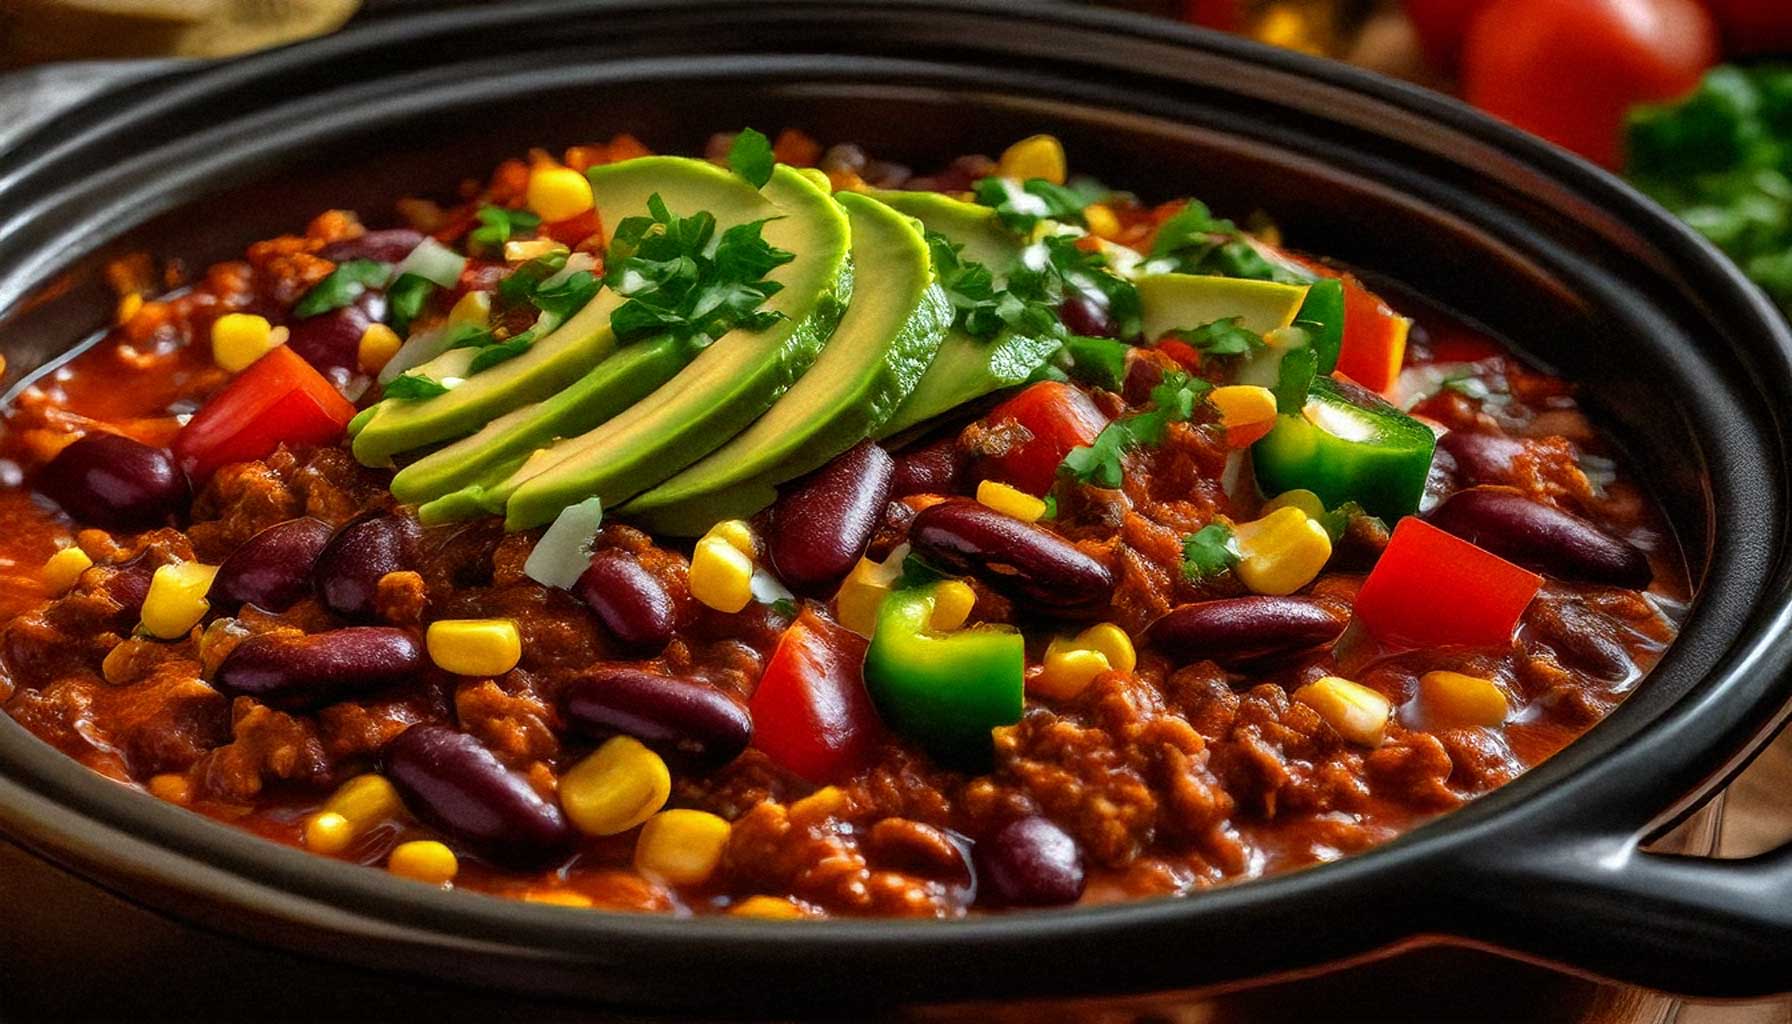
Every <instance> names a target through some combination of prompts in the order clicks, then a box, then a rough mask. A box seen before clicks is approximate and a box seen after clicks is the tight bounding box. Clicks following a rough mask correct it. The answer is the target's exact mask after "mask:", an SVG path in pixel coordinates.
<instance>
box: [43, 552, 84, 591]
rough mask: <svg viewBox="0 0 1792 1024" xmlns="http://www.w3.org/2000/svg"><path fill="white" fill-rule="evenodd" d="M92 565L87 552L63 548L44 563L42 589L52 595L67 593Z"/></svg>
mask: <svg viewBox="0 0 1792 1024" xmlns="http://www.w3.org/2000/svg"><path fill="white" fill-rule="evenodd" d="M92 565H93V559H92V558H89V557H88V556H87V552H85V551H82V550H81V549H80V548H77V547H66V548H63V549H62V550H61V551H58V552H56V553H55V554H53V555H51V556H50V557H49V559H48V560H47V561H45V562H44V568H43V576H42V579H43V581H44V589H45V590H48V591H49V592H50V593H52V594H66V593H68V590H69V588H70V587H72V586H74V585H75V581H76V580H78V579H80V578H81V574H82V573H84V572H86V571H87V570H88V568H89V567H90V566H92Z"/></svg>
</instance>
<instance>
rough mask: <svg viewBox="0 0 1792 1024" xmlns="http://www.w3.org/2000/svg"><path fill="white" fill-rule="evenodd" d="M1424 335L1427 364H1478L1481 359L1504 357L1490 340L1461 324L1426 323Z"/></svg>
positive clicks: (1502, 352) (1501, 351)
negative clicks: (1427, 352) (1427, 356)
mask: <svg viewBox="0 0 1792 1024" xmlns="http://www.w3.org/2000/svg"><path fill="white" fill-rule="evenodd" d="M1425 335H1426V339H1427V342H1426V346H1425V347H1426V348H1427V349H1429V350H1430V352H1431V357H1430V358H1429V359H1428V360H1426V361H1427V362H1431V363H1478V362H1480V361H1481V360H1483V359H1491V358H1493V357H1494V356H1500V355H1505V352H1504V351H1503V350H1501V348H1500V346H1499V344H1498V343H1496V342H1495V341H1494V340H1493V339H1492V338H1489V337H1488V336H1487V335H1485V334H1483V333H1481V332H1480V331H1477V330H1475V329H1474V328H1472V327H1465V326H1463V325H1461V324H1454V323H1437V324H1433V323H1427V324H1426V325H1425Z"/></svg>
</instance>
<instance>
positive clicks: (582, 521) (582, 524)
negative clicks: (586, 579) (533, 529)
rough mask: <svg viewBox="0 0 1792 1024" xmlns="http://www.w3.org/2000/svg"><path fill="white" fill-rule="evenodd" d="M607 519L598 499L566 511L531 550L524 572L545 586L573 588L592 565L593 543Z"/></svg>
mask: <svg viewBox="0 0 1792 1024" xmlns="http://www.w3.org/2000/svg"><path fill="white" fill-rule="evenodd" d="M603 521H604V506H603V502H602V501H601V500H600V499H598V498H586V499H585V500H584V501H581V502H579V503H578V504H577V505H572V506H570V507H568V508H566V509H564V510H562V511H561V513H560V515H559V516H558V517H557V518H556V519H555V520H554V522H553V525H551V526H549V527H548V529H547V532H546V533H543V534H542V535H541V540H539V541H537V542H536V543H535V550H533V551H531V552H529V557H528V559H527V560H526V561H524V562H523V575H524V576H527V577H529V578H530V579H532V580H534V581H535V582H537V583H539V584H541V585H542V586H544V587H557V588H559V589H561V590H571V589H572V585H573V584H574V583H577V582H578V581H579V577H580V576H583V575H584V574H585V570H586V569H587V568H589V567H590V565H591V542H592V541H594V540H596V539H597V528H598V527H599V526H602V525H603Z"/></svg>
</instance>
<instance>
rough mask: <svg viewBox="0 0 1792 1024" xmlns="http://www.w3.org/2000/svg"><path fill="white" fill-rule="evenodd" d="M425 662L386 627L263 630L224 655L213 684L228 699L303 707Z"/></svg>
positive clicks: (402, 635) (385, 681)
mask: <svg viewBox="0 0 1792 1024" xmlns="http://www.w3.org/2000/svg"><path fill="white" fill-rule="evenodd" d="M423 666H424V657H423V646H422V645H421V644H419V643H418V642H417V638H416V637H414V636H412V635H411V634H409V633H407V632H405V631H404V630H402V629H394V628H392V627H390V626H350V627H348V628H346V629H333V630H330V631H329V632H327V633H312V634H309V635H299V634H296V633H262V634H259V635H257V636H252V637H250V638H248V639H247V640H244V641H243V642H242V643H239V644H237V645H236V646H235V647H234V648H232V649H231V651H230V653H229V654H227V655H225V656H224V661H223V663H222V664H220V665H219V666H218V671H217V673H216V675H215V677H214V678H213V679H212V685H213V686H214V687H216V688H217V689H218V690H219V691H220V692H222V693H225V694H228V695H229V696H232V697H254V698H255V699H256V700H258V701H261V702H262V703H263V704H266V705H267V706H269V707H271V708H278V709H280V710H282V711H304V710H310V709H312V708H320V707H323V706H325V705H327V704H334V703H335V702H337V701H339V700H342V699H343V698H345V697H350V696H353V695H355V694H358V693H365V692H367V691H369V690H377V689H379V688H380V687H382V686H389V685H391V684H393V683H397V682H401V681H403V680H405V679H409V678H411V677H412V676H415V675H416V674H417V673H419V672H421V671H423Z"/></svg>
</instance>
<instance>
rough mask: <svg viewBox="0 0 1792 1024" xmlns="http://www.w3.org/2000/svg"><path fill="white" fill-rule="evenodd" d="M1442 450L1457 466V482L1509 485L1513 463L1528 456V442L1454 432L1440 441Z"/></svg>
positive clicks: (1498, 436)
mask: <svg viewBox="0 0 1792 1024" xmlns="http://www.w3.org/2000/svg"><path fill="white" fill-rule="evenodd" d="M1437 447H1438V449H1439V450H1440V451H1443V452H1447V453H1449V456H1450V458H1451V460H1453V461H1454V462H1455V463H1456V479H1457V480H1458V481H1460V482H1461V483H1464V484H1493V483H1505V482H1506V481H1508V480H1510V479H1512V460H1513V459H1515V458H1517V457H1518V456H1520V455H1522V454H1524V442H1522V441H1518V440H1515V439H1513V438H1510V437H1506V436H1505V435H1503V434H1476V433H1472V432H1470V431H1466V430H1452V431H1449V432H1448V433H1446V434H1444V436H1442V437H1440V438H1438V439H1437Z"/></svg>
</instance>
